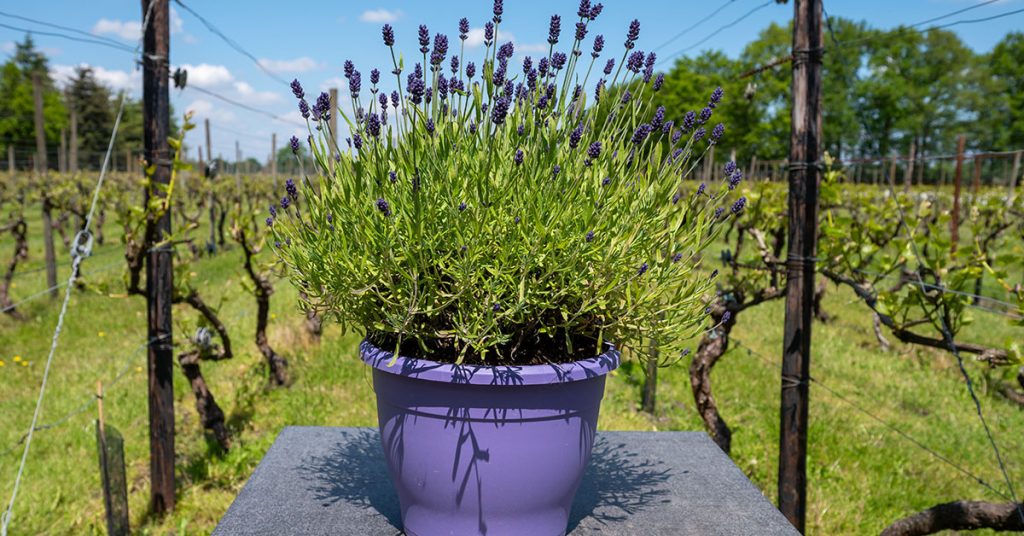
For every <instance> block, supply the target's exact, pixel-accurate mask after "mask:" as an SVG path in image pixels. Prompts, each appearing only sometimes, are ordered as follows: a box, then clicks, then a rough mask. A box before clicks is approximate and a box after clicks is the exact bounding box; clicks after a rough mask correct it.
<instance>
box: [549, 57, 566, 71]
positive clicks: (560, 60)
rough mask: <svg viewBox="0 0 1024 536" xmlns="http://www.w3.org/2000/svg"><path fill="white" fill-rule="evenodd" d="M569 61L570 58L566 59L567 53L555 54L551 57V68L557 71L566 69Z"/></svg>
mask: <svg viewBox="0 0 1024 536" xmlns="http://www.w3.org/2000/svg"><path fill="white" fill-rule="evenodd" d="M567 59H568V58H566V56H565V53H563V52H555V53H554V54H552V55H551V68H552V69H554V70H556V71H557V70H559V69H561V68H562V67H565V62H566V60H567Z"/></svg>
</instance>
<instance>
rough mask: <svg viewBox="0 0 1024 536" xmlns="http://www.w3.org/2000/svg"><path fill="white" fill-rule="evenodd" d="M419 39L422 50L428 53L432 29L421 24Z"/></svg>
mask: <svg viewBox="0 0 1024 536" xmlns="http://www.w3.org/2000/svg"><path fill="white" fill-rule="evenodd" d="M419 39H420V52H422V53H423V54H426V53H427V51H428V50H430V30H428V29H427V26H426V25H425V24H420V28H419Z"/></svg>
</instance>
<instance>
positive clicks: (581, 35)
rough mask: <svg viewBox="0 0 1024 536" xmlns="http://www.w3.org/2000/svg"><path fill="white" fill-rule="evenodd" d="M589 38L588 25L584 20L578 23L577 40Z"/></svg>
mask: <svg viewBox="0 0 1024 536" xmlns="http://www.w3.org/2000/svg"><path fill="white" fill-rule="evenodd" d="M586 38H587V25H586V23H583V22H577V23H576V40H577V41H580V42H582V41H583V40H584V39H586Z"/></svg>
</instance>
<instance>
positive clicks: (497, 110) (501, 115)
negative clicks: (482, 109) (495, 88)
mask: <svg viewBox="0 0 1024 536" xmlns="http://www.w3.org/2000/svg"><path fill="white" fill-rule="evenodd" d="M510 104H512V98H511V97H509V96H508V95H505V96H502V97H500V98H499V99H498V100H497V101H496V102H495V103H494V110H492V112H491V121H494V124H495V125H501V124H503V123H504V122H505V116H506V115H508V107H509V105H510Z"/></svg>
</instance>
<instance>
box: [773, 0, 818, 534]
mask: <svg viewBox="0 0 1024 536" xmlns="http://www.w3.org/2000/svg"><path fill="white" fill-rule="evenodd" d="M821 9H822V7H821V0H794V2H793V61H792V64H793V86H792V92H793V97H792V98H793V108H792V112H791V121H790V138H789V196H788V197H789V209H788V210H789V236H788V240H787V245H788V255H787V259H786V319H785V328H784V334H783V347H782V387H781V389H782V394H781V397H780V398H781V407H780V411H779V415H780V419H779V420H780V425H779V479H778V496H779V510H780V511H781V512H782V514H783V515H785V516H786V519H788V520H789V522H790V523H792V524H793V526H794V527H796V529H797V530H798V531H800V532H801V533H802V532H804V526H805V519H806V515H807V413H808V411H807V410H808V405H809V402H808V395H809V385H808V384H809V383H810V367H811V322H812V320H813V309H814V283H815V281H814V274H815V268H816V266H815V259H814V256H815V251H816V247H815V246H816V241H817V231H818V183H819V181H820V178H821V165H822V164H821V58H822V53H823V49H822V34H821Z"/></svg>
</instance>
